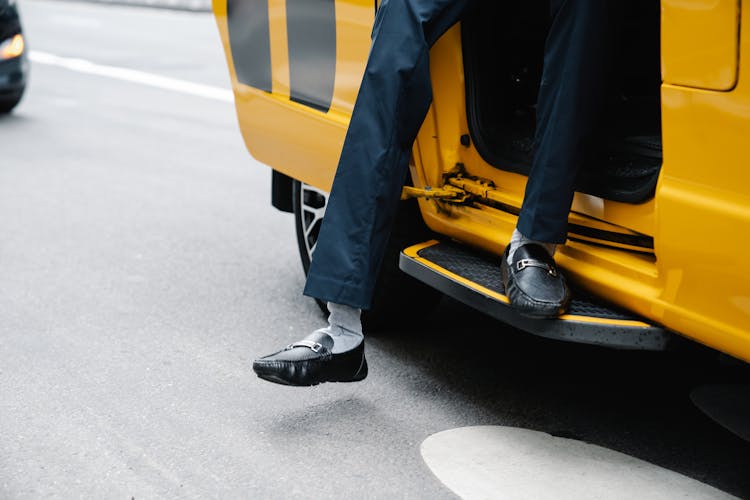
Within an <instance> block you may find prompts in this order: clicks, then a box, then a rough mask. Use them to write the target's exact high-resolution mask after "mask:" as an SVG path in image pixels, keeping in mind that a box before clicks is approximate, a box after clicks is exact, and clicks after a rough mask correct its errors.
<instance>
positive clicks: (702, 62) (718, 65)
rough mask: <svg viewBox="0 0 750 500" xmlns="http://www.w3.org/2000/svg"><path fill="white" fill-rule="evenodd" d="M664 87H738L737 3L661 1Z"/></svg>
mask: <svg viewBox="0 0 750 500" xmlns="http://www.w3.org/2000/svg"><path fill="white" fill-rule="evenodd" d="M661 8H662V17H661V19H662V21H661V38H662V77H663V79H664V81H665V82H666V83H671V84H674V85H684V86H687V87H697V88H702V89H710V90H731V89H732V88H733V87H734V86H735V84H736V83H737V63H738V60H737V57H738V51H739V20H740V3H739V1H738V0H662V2H661Z"/></svg>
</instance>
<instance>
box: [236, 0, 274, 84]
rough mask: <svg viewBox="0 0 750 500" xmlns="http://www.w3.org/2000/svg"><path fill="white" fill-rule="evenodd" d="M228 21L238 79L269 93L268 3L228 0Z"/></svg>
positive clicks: (265, 1) (262, 0)
mask: <svg viewBox="0 0 750 500" xmlns="http://www.w3.org/2000/svg"><path fill="white" fill-rule="evenodd" d="M227 22H228V25H229V45H230V47H231V49H232V60H233V61H234V69H235V72H236V73H237V79H238V80H239V81H240V82H241V83H244V84H245V85H249V86H251V87H255V88H257V89H260V90H265V91H266V92H271V87H272V81H271V38H270V29H269V22H268V0H227Z"/></svg>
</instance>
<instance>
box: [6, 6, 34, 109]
mask: <svg viewBox="0 0 750 500" xmlns="http://www.w3.org/2000/svg"><path fill="white" fill-rule="evenodd" d="M28 73H29V59H28V55H27V50H26V40H25V39H24V36H23V30H22V28H21V18H20V16H19V14H18V7H17V5H16V0H0V113H9V112H10V111H11V110H13V108H15V107H16V105H17V104H18V103H19V102H20V101H21V97H23V93H24V91H25V90H26V81H27V79H28Z"/></svg>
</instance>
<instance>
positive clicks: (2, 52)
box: [0, 33, 24, 59]
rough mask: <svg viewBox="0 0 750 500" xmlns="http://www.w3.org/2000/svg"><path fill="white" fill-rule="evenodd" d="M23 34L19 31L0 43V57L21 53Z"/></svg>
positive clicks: (10, 56)
mask: <svg viewBox="0 0 750 500" xmlns="http://www.w3.org/2000/svg"><path fill="white" fill-rule="evenodd" d="M23 49H24V42H23V35H21V34H20V33H19V34H17V35H16V36H14V37H13V38H8V39H7V40H3V42H2V43H0V59H12V58H14V57H18V56H20V55H21V54H23Z"/></svg>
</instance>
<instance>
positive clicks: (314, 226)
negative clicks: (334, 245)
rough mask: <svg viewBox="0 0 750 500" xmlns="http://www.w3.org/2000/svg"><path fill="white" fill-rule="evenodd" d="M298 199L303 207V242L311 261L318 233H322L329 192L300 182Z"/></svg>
mask: <svg viewBox="0 0 750 500" xmlns="http://www.w3.org/2000/svg"><path fill="white" fill-rule="evenodd" d="M298 201H299V206H300V208H301V217H300V219H301V220H300V222H301V224H302V232H303V244H304V246H305V250H306V252H307V257H308V262H309V261H310V259H311V258H312V254H313V252H314V251H315V246H316V245H317V244H318V233H320V225H321V224H322V222H323V216H324V215H325V212H326V205H327V204H328V192H326V191H322V190H320V189H318V188H316V187H314V186H311V185H309V184H305V183H304V182H302V183H300V190H299V200H298Z"/></svg>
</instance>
